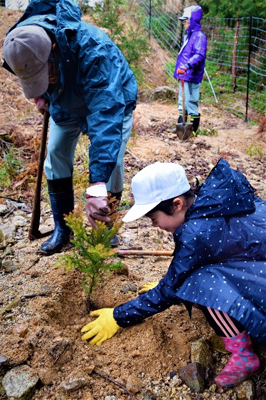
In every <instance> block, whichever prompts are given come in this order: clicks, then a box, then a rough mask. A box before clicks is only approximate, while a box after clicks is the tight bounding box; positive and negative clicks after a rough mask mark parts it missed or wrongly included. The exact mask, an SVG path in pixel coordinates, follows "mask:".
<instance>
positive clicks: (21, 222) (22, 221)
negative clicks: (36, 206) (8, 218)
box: [12, 215, 27, 228]
mask: <svg viewBox="0 0 266 400" xmlns="http://www.w3.org/2000/svg"><path fill="white" fill-rule="evenodd" d="M12 224H13V225H15V227H16V228H18V227H19V226H25V225H26V224H27V219H26V218H25V217H22V215H15V217H13V218H12Z"/></svg>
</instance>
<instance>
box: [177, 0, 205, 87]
mask: <svg viewBox="0 0 266 400" xmlns="http://www.w3.org/2000/svg"><path fill="white" fill-rule="evenodd" d="M191 7H194V8H195V10H194V11H192V13H191V18H190V25H189V28H188V31H187V37H186V40H185V42H184V44H183V46H182V48H181V50H180V52H179V54H178V56H177V60H176V66H175V72H174V78H177V79H185V81H189V82H194V83H200V82H201V81H202V78H203V74H204V68H205V60H206V52H207V38H206V36H205V34H204V33H203V32H202V31H201V25H200V21H201V18H202V9H201V7H200V6H196V7H195V6H191ZM185 64H187V65H188V66H189V68H188V70H187V72H186V73H185V74H184V75H179V74H178V73H177V70H178V68H179V67H180V66H181V65H185Z"/></svg>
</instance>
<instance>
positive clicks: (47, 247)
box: [41, 177, 74, 255]
mask: <svg viewBox="0 0 266 400" xmlns="http://www.w3.org/2000/svg"><path fill="white" fill-rule="evenodd" d="M47 182H48V191H49V196H50V201H51V207H52V212H53V217H54V224H55V228H54V232H53V234H52V236H51V237H50V238H49V239H48V240H46V241H45V242H44V243H43V244H42V245H41V252H42V253H44V254H46V255H50V254H54V253H59V252H60V251H61V250H62V248H63V246H64V245H66V244H67V243H69V240H70V237H71V235H72V230H71V229H70V228H69V227H68V226H67V225H66V222H65V220H64V215H68V214H69V213H70V212H71V211H73V209H74V192H73V186H72V177H70V178H64V179H55V180H48V181H47Z"/></svg>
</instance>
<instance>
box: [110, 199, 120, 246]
mask: <svg viewBox="0 0 266 400" xmlns="http://www.w3.org/2000/svg"><path fill="white" fill-rule="evenodd" d="M112 197H115V198H116V201H115V203H116V205H115V206H116V207H115V208H116V209H117V207H118V205H119V203H120V200H121V197H122V191H121V192H117V193H110V198H112ZM110 228H111V227H110ZM118 244H119V239H118V237H117V236H116V235H115V236H114V237H113V239H112V240H111V246H112V247H117V246H118Z"/></svg>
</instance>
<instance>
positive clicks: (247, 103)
mask: <svg viewBox="0 0 266 400" xmlns="http://www.w3.org/2000/svg"><path fill="white" fill-rule="evenodd" d="M251 33H252V17H249V44H248V71H247V97H246V118H245V121H246V122H248V106H249V83H250V54H251Z"/></svg>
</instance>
